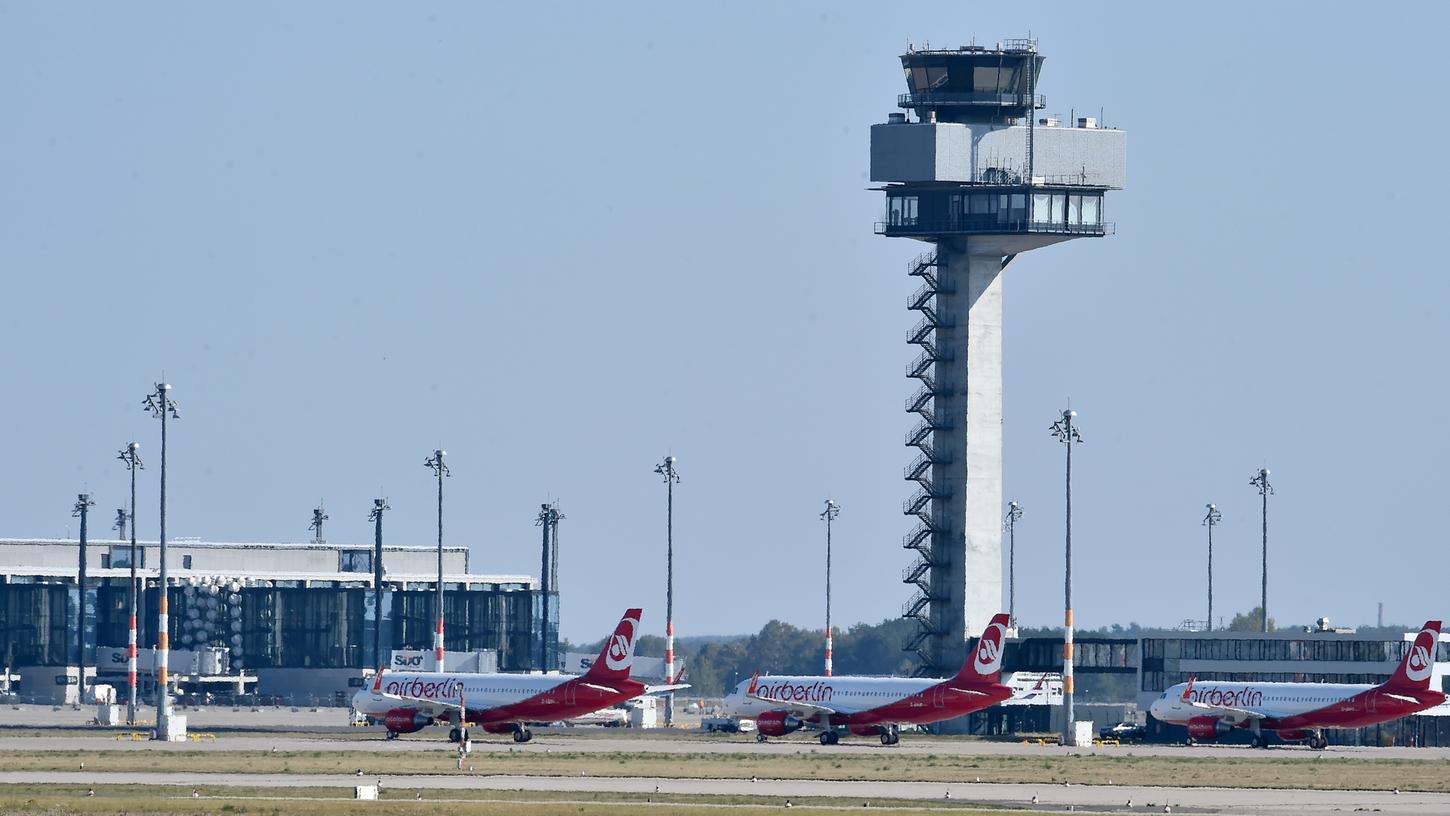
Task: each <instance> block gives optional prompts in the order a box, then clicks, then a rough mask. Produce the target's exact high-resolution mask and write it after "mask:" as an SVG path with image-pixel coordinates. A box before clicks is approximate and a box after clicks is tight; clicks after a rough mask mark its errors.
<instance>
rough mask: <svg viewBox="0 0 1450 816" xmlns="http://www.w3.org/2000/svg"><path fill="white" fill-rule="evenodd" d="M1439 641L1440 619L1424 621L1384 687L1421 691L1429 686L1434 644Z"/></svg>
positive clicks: (1433, 661) (1432, 669) (1433, 663)
mask: <svg viewBox="0 0 1450 816" xmlns="http://www.w3.org/2000/svg"><path fill="white" fill-rule="evenodd" d="M1439 642H1440V621H1437V620H1431V621H1425V625H1424V626H1422V627H1421V628H1420V633H1419V634H1418V635H1415V642H1414V643H1411V644H1410V648H1408V649H1406V650H1405V656H1404V658H1403V659H1401V660H1400V665H1399V666H1397V667H1395V673H1394V674H1393V675H1391V676H1390V679H1389V680H1388V681H1386V682H1385V688H1393V689H1403V690H1405V691H1422V690H1424V689H1427V688H1429V687H1430V675H1431V674H1433V673H1434V670H1435V646H1436V644H1438V643H1439Z"/></svg>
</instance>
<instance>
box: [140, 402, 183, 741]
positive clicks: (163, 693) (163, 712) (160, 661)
mask: <svg viewBox="0 0 1450 816" xmlns="http://www.w3.org/2000/svg"><path fill="white" fill-rule="evenodd" d="M143 406H144V407H145V409H146V410H147V411H148V412H150V413H151V415H152V416H154V417H156V418H157V419H160V420H161V514H160V524H159V525H158V526H159V528H160V535H159V536H158V537H157V538H158V547H157V549H158V550H159V556H160V561H161V564H160V575H159V577H158V579H157V583H158V585H159V592H160V596H161V597H160V605H159V609H160V611H159V613H158V614H157V616H156V739H159V740H165V739H168V738H169V736H170V728H169V724H170V721H171V690H170V687H169V686H168V685H167V684H168V682H169V679H168V677H167V669H168V663H169V662H170V657H171V654H170V653H171V613H170V606H169V603H168V598H167V594H168V593H167V575H166V419H167V417H168V416H169V417H170V418H172V419H180V418H181V415H180V414H178V413H177V412H176V402H175V401H173V400H172V399H171V385H170V384H169V383H157V384H156V390H155V391H153V392H152V393H150V394H148V395H147V396H146V401H145V402H144V403H143Z"/></svg>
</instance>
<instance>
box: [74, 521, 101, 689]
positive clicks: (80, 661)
mask: <svg viewBox="0 0 1450 816" xmlns="http://www.w3.org/2000/svg"><path fill="white" fill-rule="evenodd" d="M95 506H96V503H95V502H94V501H92V500H91V494H89V493H81V494H80V495H78V496H76V504H75V507H74V508H73V509H72V510H71V515H72V516H75V517H77V518H79V519H80V520H81V539H80V568H79V569H78V570H77V571H76V588H77V589H78V590H79V591H80V595H79V603H77V604H76V671H77V672H78V673H79V674H80V676H81V677H80V691H79V699H78V700H77V702H80V703H82V704H84V703H85V699H86V520H87V518H88V517H89V516H90V509H91V508H92V507H95Z"/></svg>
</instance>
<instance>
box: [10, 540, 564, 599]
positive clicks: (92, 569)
mask: <svg viewBox="0 0 1450 816" xmlns="http://www.w3.org/2000/svg"><path fill="white" fill-rule="evenodd" d="M79 544H80V542H79V541H78V540H76V539H46V538H23V539H22V538H4V539H0V576H6V577H10V576H17V577H18V576H34V577H55V578H74V577H75V576H76V573H77V567H78V563H77V562H78V557H77V556H78V552H79ZM86 547H87V553H86V574H87V575H88V576H90V577H94V578H125V577H128V576H129V575H130V573H131V570H130V567H129V565H122V566H110V563H111V560H112V559H113V558H118V557H125V556H127V555H129V550H130V541H128V540H127V541H123V540H117V539H88V540H87V542H86ZM136 547H137V549H138V550H141V551H142V557H141V559H140V560H141V562H142V567H141V569H139V570H138V573H139V574H141V575H143V576H145V577H148V578H155V577H157V575H158V573H159V570H158V569H157V567H158V559H159V558H160V545H159V543H158V542H156V541H140V540H138V541H137V542H136ZM372 552H373V545H371V544H333V543H321V544H319V543H316V542H305V543H281V542H275V543H264V542H255V543H240V542H223V541H202V540H200V539H187V538H182V539H169V540H168V541H167V573H168V577H170V578H172V579H173V580H177V581H180V582H186V581H187V579H190V578H197V579H201V578H208V577H211V578H228V579H231V578H236V579H242V580H243V581H244V582H248V583H249V584H251V585H255V584H253V583H252V582H258V581H331V582H355V583H359V584H366V585H371V584H372V578H373V571H372V564H371V560H372V559H371V555H372ZM360 557H361V558H360ZM362 559H365V560H362ZM188 561H189V562H190V566H186V564H187V562H188ZM468 561H469V549H468V548H467V547H459V546H451V547H450V546H445V547H444V548H443V566H444V573H443V580H444V582H445V583H463V584H515V585H523V586H525V587H528V588H533V587H534V586H535V585H536V584H537V580H536V579H535V578H534V577H533V576H530V575H517V574H503V573H473V572H469V570H468V566H469V565H468ZM345 565H347V566H349V567H350V568H348V569H344V566H345ZM383 575H384V578H385V580H386V581H387V582H389V583H393V582H408V583H412V582H429V583H432V582H433V581H435V580H436V579H437V575H438V549H437V548H436V547H406V546H400V545H396V544H384V545H383Z"/></svg>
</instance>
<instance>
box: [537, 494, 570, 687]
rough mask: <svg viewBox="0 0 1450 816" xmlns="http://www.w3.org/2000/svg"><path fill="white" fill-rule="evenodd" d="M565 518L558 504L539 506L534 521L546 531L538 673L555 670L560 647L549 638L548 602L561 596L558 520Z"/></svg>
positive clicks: (541, 583) (556, 623)
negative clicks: (557, 652) (551, 597)
mask: <svg viewBox="0 0 1450 816" xmlns="http://www.w3.org/2000/svg"><path fill="white" fill-rule="evenodd" d="M562 518H564V514H563V513H561V512H559V504H558V502H555V503H553V504H541V505H539V515H538V516H536V517H535V518H534V525H535V526H537V527H542V528H543V531H544V540H543V543H542V545H541V546H542V547H543V553H542V554H541V555H540V558H539V590H540V592H539V597H540V603H539V609H540V613H539V669H540V670H542V671H548V670H549V669H552V668H553V667H554V651H555V648H556V647H557V645H558V641H557V640H553V641H551V640H550V638H549V618H550V612H551V610H550V609H549V599H550V595H551V594H558V592H559V520H560V519H562ZM553 626H554V628H555V629H557V628H558V626H559V622H558V621H557V620H555V621H554V623H553ZM551 644H552V646H551Z"/></svg>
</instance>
